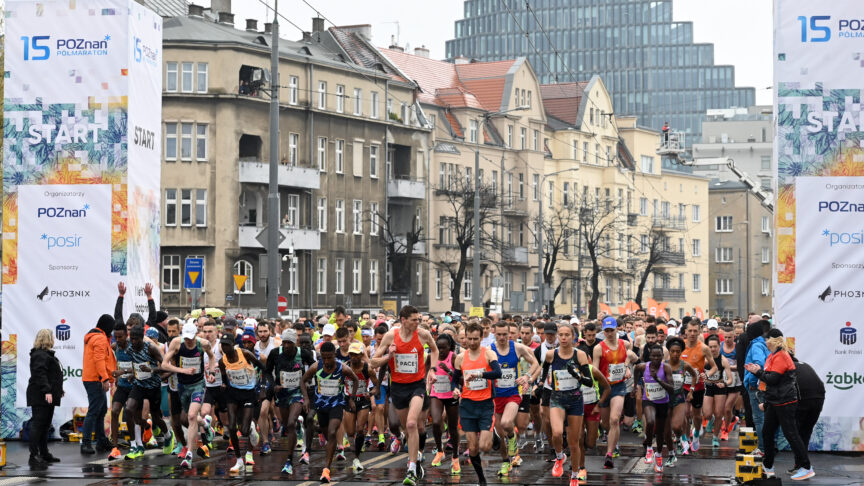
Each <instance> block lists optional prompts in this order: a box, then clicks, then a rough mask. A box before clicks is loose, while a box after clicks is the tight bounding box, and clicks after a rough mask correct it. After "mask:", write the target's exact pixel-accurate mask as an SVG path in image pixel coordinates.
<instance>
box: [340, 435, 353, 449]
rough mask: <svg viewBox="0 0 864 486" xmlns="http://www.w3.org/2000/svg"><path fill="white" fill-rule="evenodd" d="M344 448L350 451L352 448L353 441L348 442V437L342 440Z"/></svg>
mask: <svg viewBox="0 0 864 486" xmlns="http://www.w3.org/2000/svg"><path fill="white" fill-rule="evenodd" d="M342 448H343V449H350V448H351V441H350V440H348V437H343V438H342Z"/></svg>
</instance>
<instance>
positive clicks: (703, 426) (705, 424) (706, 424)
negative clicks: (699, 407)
mask: <svg viewBox="0 0 864 486" xmlns="http://www.w3.org/2000/svg"><path fill="white" fill-rule="evenodd" d="M711 422H713V420H712V421H711ZM708 425H710V423H709V421H708V419H707V418H703V419H702V428H703V429H710V428H711V427H708Z"/></svg>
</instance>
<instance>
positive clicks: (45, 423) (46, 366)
mask: <svg viewBox="0 0 864 486" xmlns="http://www.w3.org/2000/svg"><path fill="white" fill-rule="evenodd" d="M53 347H54V336H53V335H52V334H51V330H50V329H40V330H39V332H37V333H36V340H35V342H34V343H33V349H31V350H30V382H29V383H28V384H27V405H28V406H29V407H32V408H33V418H31V419H30V461H29V463H30V466H33V467H39V466H46V465H48V464H49V463H52V462H60V459H58V458H56V457H54V456H52V455H51V453H50V452H48V434H49V432H50V430H51V419H52V418H54V408H55V407H58V406H60V399H61V398H62V397H63V371H62V368H61V367H60V361H59V360H58V359H57V358H56V357H55V356H54V350H53V349H52V348H53Z"/></svg>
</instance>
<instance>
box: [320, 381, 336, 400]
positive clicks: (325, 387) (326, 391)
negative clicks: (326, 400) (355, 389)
mask: <svg viewBox="0 0 864 486" xmlns="http://www.w3.org/2000/svg"><path fill="white" fill-rule="evenodd" d="M318 393H319V394H321V396H322V397H335V396H337V395H339V380H320V381H318Z"/></svg>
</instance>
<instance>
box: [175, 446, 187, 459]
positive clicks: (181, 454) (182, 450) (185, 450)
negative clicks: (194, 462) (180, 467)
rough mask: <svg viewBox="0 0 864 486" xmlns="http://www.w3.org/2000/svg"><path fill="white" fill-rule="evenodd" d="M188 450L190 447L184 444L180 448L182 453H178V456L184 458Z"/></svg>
mask: <svg viewBox="0 0 864 486" xmlns="http://www.w3.org/2000/svg"><path fill="white" fill-rule="evenodd" d="M178 445H180V444H178ZM174 450H177V449H174ZM187 452H189V448H188V447H186V446H183V448H182V449H180V454H177V457H178V458H179V459H183V458H184V457H186V453H187Z"/></svg>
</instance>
